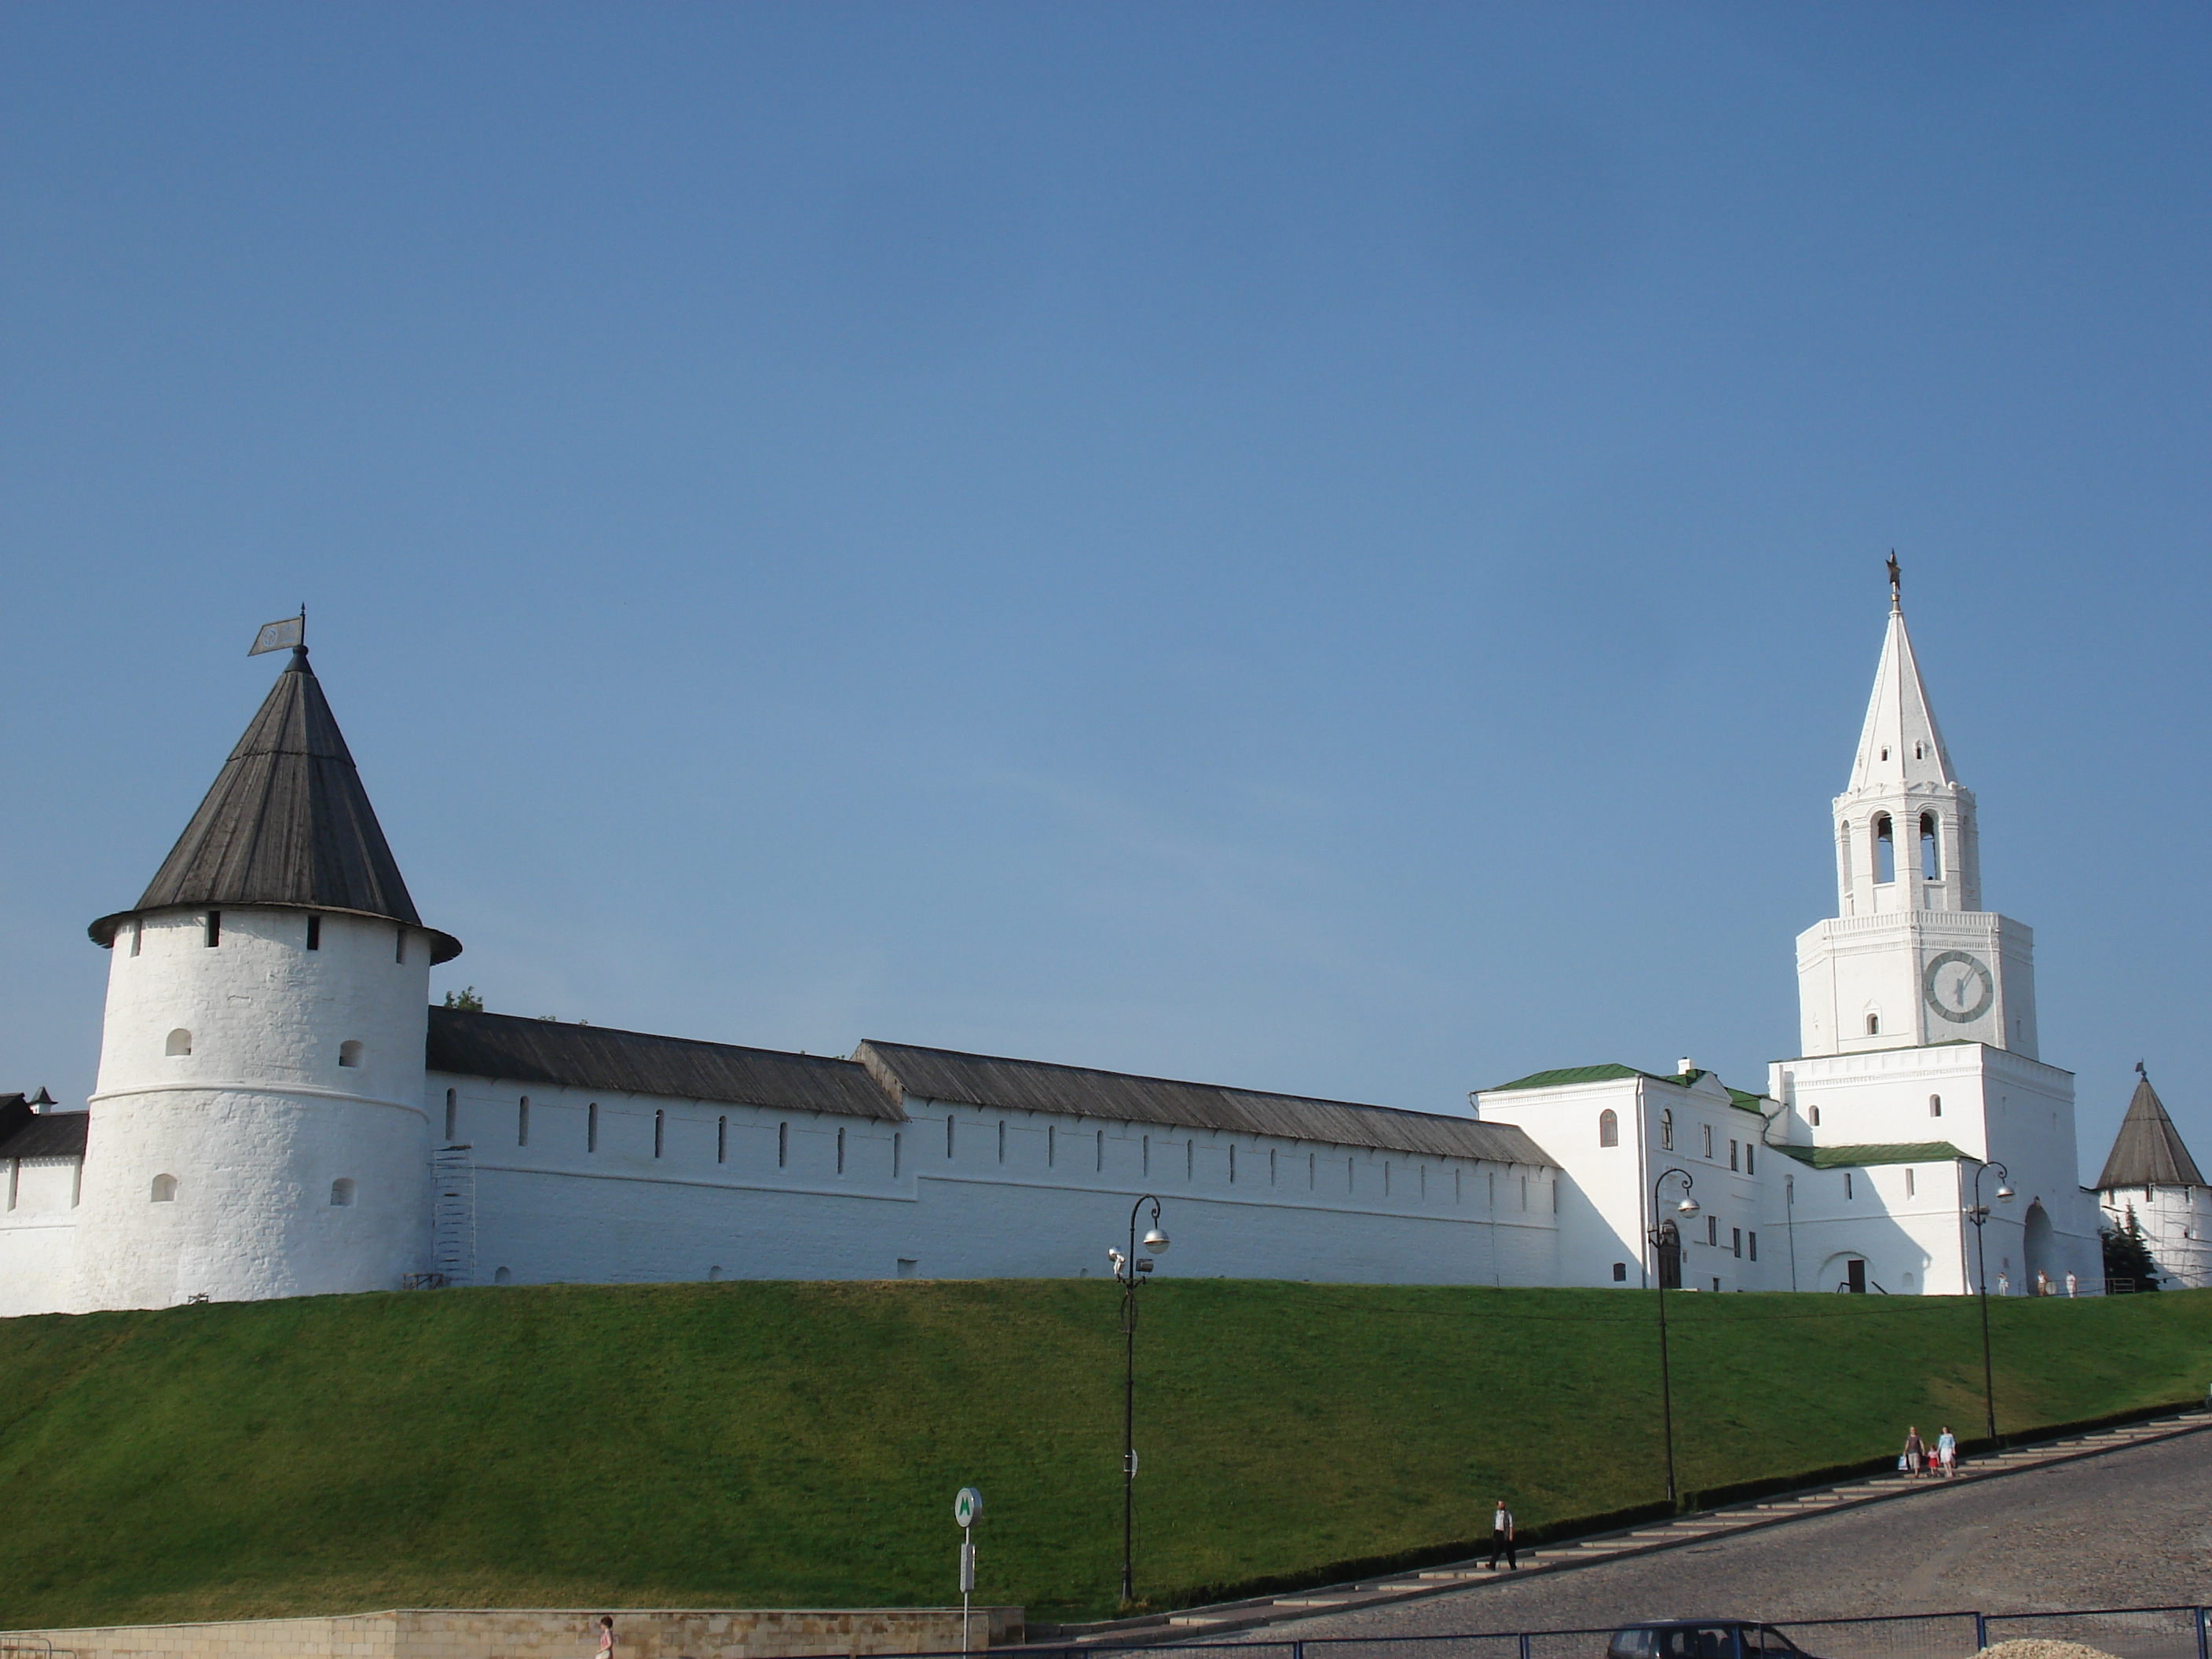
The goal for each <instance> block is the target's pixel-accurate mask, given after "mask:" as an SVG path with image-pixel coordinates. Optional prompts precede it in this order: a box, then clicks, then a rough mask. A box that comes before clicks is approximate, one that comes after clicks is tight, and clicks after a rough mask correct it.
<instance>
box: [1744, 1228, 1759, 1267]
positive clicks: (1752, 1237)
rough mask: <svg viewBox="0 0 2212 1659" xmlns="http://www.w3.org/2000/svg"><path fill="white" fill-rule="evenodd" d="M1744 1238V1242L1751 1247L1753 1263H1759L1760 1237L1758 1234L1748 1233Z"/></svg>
mask: <svg viewBox="0 0 2212 1659" xmlns="http://www.w3.org/2000/svg"><path fill="white" fill-rule="evenodd" d="M1743 1237H1744V1241H1745V1242H1746V1243H1748V1244H1749V1245H1750V1246H1751V1259H1752V1260H1753V1261H1758V1260H1759V1235H1758V1234H1757V1233H1746V1234H1745V1235H1744V1236H1743Z"/></svg>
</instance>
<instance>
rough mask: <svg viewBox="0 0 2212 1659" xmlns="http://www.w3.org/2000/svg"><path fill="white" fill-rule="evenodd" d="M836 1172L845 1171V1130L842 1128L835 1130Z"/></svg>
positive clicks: (841, 1172) (842, 1172) (840, 1173)
mask: <svg viewBox="0 0 2212 1659" xmlns="http://www.w3.org/2000/svg"><path fill="white" fill-rule="evenodd" d="M837 1173H838V1174H839V1175H842V1174H844V1173H845V1132H844V1131H843V1130H842V1129H840V1130H838V1131H837Z"/></svg>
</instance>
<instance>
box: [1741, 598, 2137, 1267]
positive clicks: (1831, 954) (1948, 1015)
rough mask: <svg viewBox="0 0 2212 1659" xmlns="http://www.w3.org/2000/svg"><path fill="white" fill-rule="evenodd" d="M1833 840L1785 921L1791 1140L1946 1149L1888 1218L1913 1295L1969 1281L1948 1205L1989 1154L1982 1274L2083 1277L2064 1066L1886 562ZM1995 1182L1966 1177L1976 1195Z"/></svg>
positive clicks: (2088, 1210)
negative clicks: (2039, 1026)
mask: <svg viewBox="0 0 2212 1659" xmlns="http://www.w3.org/2000/svg"><path fill="white" fill-rule="evenodd" d="M1835 838H1836V839H1835V850H1836V892H1837V914H1836V915H1834V916H1832V917H1831V918H1830V919H1829V920H1827V921H1822V922H1820V923H1818V924H1816V925H1815V926H1814V927H1809V928H1808V929H1807V930H1806V931H1805V932H1804V933H1801V934H1799V935H1798V936H1797V993H1798V1011H1799V1024H1800V1036H1801V1042H1802V1052H1801V1053H1800V1054H1798V1056H1797V1057H1796V1058H1795V1059H1790V1060H1777V1061H1776V1062H1774V1064H1773V1066H1771V1077H1770V1092H1771V1094H1772V1096H1773V1097H1774V1098H1775V1099H1776V1100H1778V1101H1779V1102H1781V1103H1782V1104H1783V1106H1784V1109H1785V1114H1786V1117H1787V1120H1788V1122H1787V1133H1788V1138H1789V1139H1790V1141H1792V1142H1794V1143H1795V1144H1796V1145H1798V1146H1813V1147H1820V1148H1828V1149H1833V1150H1832V1152H1831V1156H1832V1157H1836V1156H1844V1155H1846V1154H1847V1155H1848V1156H1850V1158H1851V1161H1854V1162H1863V1163H1867V1164H1880V1163H1881V1162H1882V1160H1884V1159H1889V1160H1891V1161H1894V1160H1895V1159H1896V1158H1899V1157H1902V1156H1903V1155H1904V1154H1905V1153H1906V1152H1925V1153H1927V1154H1929V1156H1931V1157H1933V1158H1960V1161H1959V1164H1958V1167H1959V1170H1960V1188H1961V1189H1960V1191H1958V1192H1944V1193H1941V1194H1936V1193H1929V1192H1925V1191H1922V1190H1920V1188H1918V1187H1913V1188H1911V1189H1910V1190H1909V1191H1908V1193H1907V1194H1905V1197H1906V1198H1907V1199H1908V1200H1909V1204H1910V1207H1912V1208H1915V1209H1923V1210H1926V1211H1927V1212H1928V1213H1927V1214H1926V1216H1925V1217H1924V1218H1923V1219H1924V1220H1925V1221H1926V1222H1927V1223H1928V1226H1927V1227H1926V1228H1924V1229H1923V1228H1919V1227H1916V1226H1914V1225H1911V1224H1909V1223H1908V1224H1906V1227H1905V1231H1908V1232H1911V1233H1913V1234H1914V1235H1915V1236H1917V1235H1918V1234H1919V1233H1920V1232H1922V1231H1925V1232H1926V1234H1927V1248H1926V1249H1925V1251H1924V1253H1923V1254H1924V1261H1923V1275H1922V1277H1921V1278H1920V1280H1919V1282H1921V1283H1922V1284H1923V1285H1925V1287H1926V1288H1927V1289H1928V1290H1929V1291H1939V1292H1940V1291H1946V1290H1950V1291H1968V1290H1972V1289H1973V1288H1974V1285H1973V1284H1972V1274H1973V1271H1974V1268H1973V1262H1972V1256H1971V1255H1969V1254H1968V1253H1967V1251H1966V1249H1964V1248H1963V1246H1964V1244H1965V1243H1966V1242H1967V1241H1968V1240H1969V1239H1970V1237H1971V1233H1972V1230H1971V1229H1970V1228H1968V1227H1966V1225H1963V1223H1962V1222H1960V1220H1959V1217H1960V1215H1961V1214H1962V1213H1963V1212H1964V1211H1965V1209H1966V1207H1967V1206H1969V1205H1970V1204H1971V1202H1972V1200H1971V1199H1970V1198H1968V1197H1967V1196H1966V1183H1968V1182H1971V1180H1972V1167H1973V1165H1974V1164H1977V1163H1980V1162H1983V1161H1988V1162H1992V1163H2001V1164H2003V1165H2005V1167H2006V1169H2007V1170H2008V1172H2009V1184H2010V1187H2011V1188H2012V1189H2013V1190H2014V1191H2015V1192H2017V1194H2018V1195H2019V1196H2018V1198H2017V1200H2015V1201H2012V1202H2009V1203H2007V1204H2004V1205H2002V1206H1995V1207H1993V1209H1992V1212H1991V1215H1990V1221H1989V1225H1988V1229H1987V1233H1988V1236H1987V1238H1986V1239H1985V1240H1984V1243H1985V1245H1986V1249H1987V1255H1988V1271H1989V1276H1990V1288H1991V1289H1992V1290H1995V1289H1996V1288H1997V1280H1998V1279H1999V1278H2000V1276H2002V1279H2003V1280H2004V1282H2005V1285H2007V1286H2008V1288H2009V1289H2011V1290H2012V1291H2015V1292H2019V1291H2027V1290H2030V1289H2032V1288H2033V1287H2034V1285H2036V1284H2037V1283H2038V1282H2039V1279H2038V1275H2039V1274H2042V1275H2045V1277H2046V1278H2047V1279H2048V1280H2049V1281H2050V1282H2052V1283H2057V1282H2061V1281H2063V1278H2064V1275H2065V1274H2066V1273H2068V1272H2069V1271H2072V1272H2074V1273H2076V1274H2077V1275H2078V1276H2079V1277H2080V1278H2081V1279H2082V1280H2084V1281H2087V1282H2091V1283H2096V1284H2101V1283H2102V1272H2101V1267H2100V1254H2099V1246H2098V1243H2097V1238H2096V1216H2095V1212H2094V1207H2093V1204H2091V1203H2090V1202H2089V1201H2088V1199H2087V1194H2085V1193H2084V1192H2083V1190H2082V1188H2081V1182H2080V1175H2079V1171H2078V1170H2077V1168H2076V1154H2075V1137H2074V1079H2073V1074H2072V1073H2068V1072H2063V1071H2060V1070H2059V1069H2058V1068H2057V1067H2056V1066H2046V1065H2045V1064H2044V1063H2043V1062H2042V1060H2040V1059H2039V1056H2038V1054H2037V1046H2036V1029H2035V959H2034V948H2035V941H2034V935H2033V933H2031V932H2030V931H2029V930H2028V928H2027V927H2025V926H2023V925H2022V924H2021V923H2020V922H2017V921H2013V920H2012V919H2011V918H2010V917H2008V916H2002V915H1997V914H1996V912H1994V911H1990V910H1984V909H1983V908H1981V906H1982V879H1981V856H1980V853H1981V848H1980V842H1979V837H1978V831H1977V829H1976V824H1975V817H1974V797H1973V795H1972V793H1971V792H1970V791H1968V790H1967V789H1966V787H1965V786H1963V785H1962V784H1960V782H1959V781H1958V778H1957V775H1955V774H1954V772H1953V770H1952V768H1951V756H1950V751H1949V750H1948V748H1946V747H1945V745H1944V742H1943V735H1942V731H1941V730H1940V729H1939V728H1938V727H1937V726H1936V713H1935V710H1934V709H1933V708H1931V707H1930V706H1929V701H1928V692H1927V689H1926V687H1925V686H1923V684H1921V679H1920V667H1919V665H1918V663H1917V662H1916V661H1915V660H1914V659H1913V654H1912V641H1911V638H1910V637H1909V636H1908V635H1906V633H1905V611H1904V608H1903V606H1902V605H1901V604H1900V603H1899V593H1898V571H1897V563H1896V561H1895V560H1894V559H1892V560H1891V562H1890V601H1889V624H1888V631H1887V635H1886V637H1885V638H1884V639H1883V641H1882V648H1881V665H1880V666H1879V667H1878V668H1877V669H1876V670H1875V683H1874V696H1873V697H1872V699H1871V700H1870V701H1869V703H1868V705H1867V714H1866V725H1865V726H1864V728H1863V730H1862V731H1861V732H1860V734H1859V746H1858V753H1857V756H1856V757H1854V758H1853V761H1852V764H1851V776H1850V785H1849V787H1846V788H1845V789H1844V793H1842V794H1840V795H1838V796H1837V797H1836V799H1835ZM1960 1155H1963V1156H1962V1158H1961V1157H1960ZM1927 1184H1932V1183H1923V1185H1927ZM1945 1184H1946V1185H1947V1186H1948V1185H1949V1184H1950V1183H1948V1182H1947V1183H1945ZM1998 1184H1999V1183H1998V1182H1996V1181H1985V1182H1984V1198H1985V1199H1986V1197H1987V1196H1988V1194H1989V1192H1990V1191H1991V1190H1993V1189H1994V1188H1995V1187H1996V1185H1998ZM1895 1218H1896V1219H1898V1220H1899V1221H1900V1222H1903V1221H1904V1220H1905V1217H1904V1215H1903V1214H1902V1212H1899V1213H1898V1214H1897V1215H1896V1216H1895ZM1953 1240H1955V1241H1957V1243H1955V1244H1954V1243H1951V1242H1950V1241H1953Z"/></svg>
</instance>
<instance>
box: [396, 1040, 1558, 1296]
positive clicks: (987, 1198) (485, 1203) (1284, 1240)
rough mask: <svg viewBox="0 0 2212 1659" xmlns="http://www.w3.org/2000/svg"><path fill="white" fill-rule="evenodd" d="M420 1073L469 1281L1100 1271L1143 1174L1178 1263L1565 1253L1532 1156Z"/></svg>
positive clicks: (1360, 1272)
mask: <svg viewBox="0 0 2212 1659" xmlns="http://www.w3.org/2000/svg"><path fill="white" fill-rule="evenodd" d="M428 1085H429V1097H430V1100H431V1103H432V1106H433V1110H434V1114H435V1113H441V1112H442V1110H443V1102H444V1100H445V1097H446V1091H447V1090H451V1091H453V1102H454V1121H453V1128H454V1135H453V1139H454V1140H455V1141H456V1142H459V1143H463V1144H465V1145H466V1146H468V1148H469V1152H468V1157H469V1159H470V1161H471V1164H472V1165H473V1169H474V1175H475V1181H474V1188H475V1214H474V1225H475V1240H474V1252H473V1254H474V1263H475V1268H474V1276H475V1278H476V1279H477V1282H480V1283H489V1282H495V1280H496V1279H497V1278H498V1275H499V1273H500V1271H501V1269H505V1270H506V1273H507V1279H508V1282H513V1283H517V1284H529V1283H538V1282H544V1281H549V1280H562V1279H566V1280H578V1281H585V1282H625V1281H648V1280H664V1279H705V1278H708V1277H710V1276H720V1277H726V1278H732V1279H890V1278H895V1277H901V1276H908V1277H926V1278H963V1279H964V1278H1006V1277H1040V1276H1045V1277H1056V1276H1063V1275H1064V1276H1067V1277H1078V1276H1082V1275H1085V1274H1088V1275H1091V1276H1094V1277H1097V1276H1103V1274H1105V1273H1108V1272H1109V1264H1108V1262H1107V1259H1106V1250H1107V1249H1108V1248H1109V1246H1112V1245H1115V1244H1119V1245H1120V1246H1121V1248H1123V1249H1126V1248H1127V1231H1128V1216H1129V1208H1130V1206H1131V1205H1132V1204H1133V1203H1134V1202H1135V1201H1136V1200H1137V1199H1138V1198H1139V1196H1140V1195H1141V1194H1146V1193H1151V1194H1156V1195H1157V1196H1158V1197H1159V1199H1160V1200H1161V1201H1162V1204H1163V1216H1164V1220H1163V1225H1164V1230H1165V1231H1167V1233H1168V1234H1169V1236H1170V1238H1171V1239H1172V1240H1173V1241H1174V1243H1173V1246H1172V1248H1171V1249H1170V1253H1169V1254H1168V1255H1165V1256H1164V1258H1163V1259H1162V1261H1161V1270H1162V1271H1163V1272H1164V1273H1169V1274H1171V1275H1177V1276H1184V1277H1190V1276H1215V1275H1226V1276H1231V1277H1240V1278H1241V1277H1260V1278H1281V1279H1323V1280H1338V1281H1347V1282H1361V1281H1381V1282H1393V1283H1440V1284H1461V1283H1492V1282H1498V1283H1504V1284H1521V1285H1530V1284H1545V1283H1550V1282H1553V1277H1554V1274H1555V1273H1556V1267H1555V1257H1556V1248H1555V1243H1554V1240H1555V1237H1556V1233H1557V1223H1556V1217H1555V1214H1554V1212H1553V1204H1554V1203H1555V1202H1556V1201H1557V1200H1558V1193H1557V1184H1556V1182H1555V1180H1554V1178H1553V1177H1554V1175H1555V1172H1554V1171H1553V1170H1550V1169H1548V1168H1547V1167H1545V1166H1543V1165H1541V1164H1538V1165H1518V1164H1496V1163H1492V1162H1491V1161H1489V1160H1486V1159H1474V1158H1450V1157H1439V1156H1434V1155H1431V1156H1421V1155H1418V1154H1407V1153H1398V1152H1379V1151H1373V1150H1370V1149H1366V1148H1347V1147H1343V1146H1330V1145H1323V1144H1319V1143H1315V1142H1310V1141H1295V1140H1291V1139H1281V1138H1277V1137H1272V1136H1267V1135H1248V1134H1237V1133H1228V1132H1225V1131H1219V1130H1209V1129H1204V1128H1196V1129H1194V1128H1188V1127H1175V1126H1169V1125H1145V1124H1133V1123H1125V1122H1120V1121H1110V1122H1109V1121H1099V1120H1097V1119H1086V1118H1081V1117H1076V1116H1072V1115H1060V1114H1054V1113H1048V1112H1030V1111H1023V1110H996V1109H990V1108H978V1107H973V1106H968V1105H947V1104H945V1103H937V1102H929V1101H923V1100H918V1099H915V1098H912V1097H908V1099H907V1101H906V1103H905V1106H906V1109H907V1111H908V1115H909V1116H908V1121H904V1122H897V1121H884V1120H880V1119H867V1118H857V1117H849V1116H845V1115H839V1114H835V1113H829V1112H822V1113H815V1112H809V1111H805V1110H797V1109H794V1110H779V1109H774V1108H769V1107H760V1106H746V1105H738V1104H726V1103H715V1102H702V1101H698V1100H684V1099H678V1098H673V1097H659V1096H647V1095H635V1094H622V1093H616V1092H612V1091H591V1090H586V1089H579V1088H574V1087H570V1086H567V1085H544V1084H537V1085H523V1084H520V1083H509V1082H506V1081H502V1080H497V1079H480V1078H470V1077H463V1076H458V1075H453V1074H448V1073H432V1074H431V1075H430V1077H429V1079H428ZM525 1099H527V1101H528V1103H529V1104H528V1109H527V1120H528V1127H527V1130H526V1131H525V1128H524V1117H525V1112H524V1108H523V1104H522V1103H523V1102H524V1100H525ZM595 1122H596V1135H595V1134H594V1128H593V1126H594V1123H595ZM948 1126H949V1130H948ZM438 1127H442V1124H441V1125H439V1126H438ZM656 1145H657V1146H658V1152H657V1155H656ZM1524 1206H1525V1207H1524ZM1147 1225H1149V1223H1147Z"/></svg>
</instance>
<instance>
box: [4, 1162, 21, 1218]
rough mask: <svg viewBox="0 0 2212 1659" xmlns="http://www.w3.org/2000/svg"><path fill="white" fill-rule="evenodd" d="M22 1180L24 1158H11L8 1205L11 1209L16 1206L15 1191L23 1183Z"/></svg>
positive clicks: (9, 1164)
mask: <svg viewBox="0 0 2212 1659" xmlns="http://www.w3.org/2000/svg"><path fill="white" fill-rule="evenodd" d="M22 1180H23V1160H22V1159H21V1158H9V1160H8V1207H9V1209H11V1210H12V1209H14V1208H15V1191H16V1188H18V1187H19V1186H21V1184H22Z"/></svg>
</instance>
